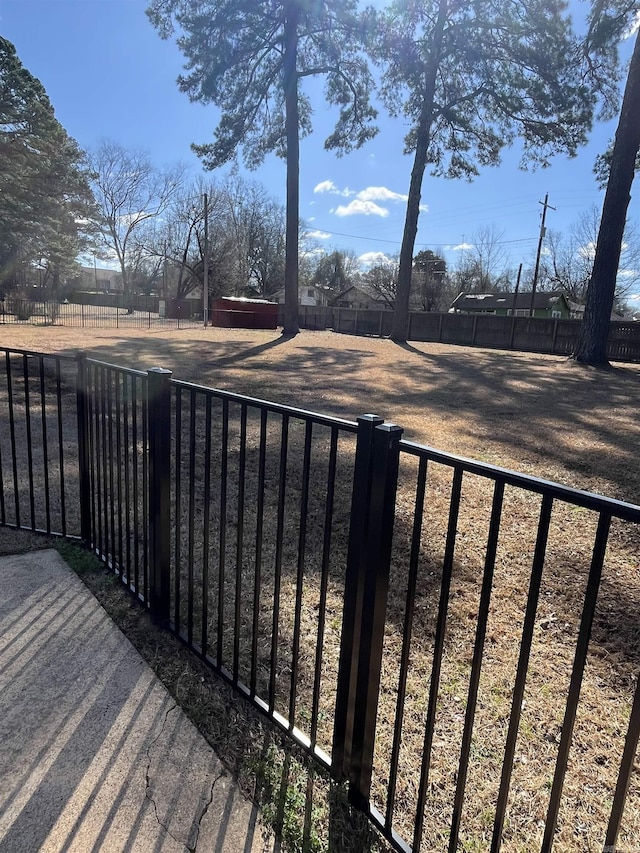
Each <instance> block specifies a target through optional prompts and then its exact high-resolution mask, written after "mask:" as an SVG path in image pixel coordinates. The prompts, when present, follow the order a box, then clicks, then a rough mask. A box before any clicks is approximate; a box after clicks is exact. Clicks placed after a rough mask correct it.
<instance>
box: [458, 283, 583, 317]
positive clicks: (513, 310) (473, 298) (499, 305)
mask: <svg viewBox="0 0 640 853" xmlns="http://www.w3.org/2000/svg"><path fill="white" fill-rule="evenodd" d="M531 307H532V306H531V293H530V292H529V293H461V294H460V295H459V296H457V297H456V298H455V299H454V300H453V302H452V304H451V308H450V311H451V312H453V313H462V314H495V315H496V316H498V317H513V316H516V317H529V316H530V315H531ZM533 316H534V317H550V318H558V319H559V320H568V319H569V317H571V306H570V305H569V301H568V299H567V296H566V294H565V292H564V291H562V290H549V291H538V292H536V293H535V294H534V295H533Z"/></svg>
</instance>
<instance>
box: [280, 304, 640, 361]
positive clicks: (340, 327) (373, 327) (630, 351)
mask: <svg viewBox="0 0 640 853" xmlns="http://www.w3.org/2000/svg"><path fill="white" fill-rule="evenodd" d="M299 310H300V327H301V328H303V329H318V330H319V329H333V331H335V332H340V333H342V334H347V335H374V336H380V337H384V336H386V335H389V334H391V322H392V319H393V313H392V312H391V311H384V310H373V311H371V310H364V309H358V308H331V307H323V306H309V305H301V306H300V309H299ZM279 322H280V323H281V322H282V317H280V318H279ZM581 322H582V321H581V320H561V319H555V318H554V319H551V318H549V319H546V318H540V317H498V316H496V315H495V314H441V313H433V312H417V311H416V312H412V313H410V314H409V330H408V335H407V340H410V341H425V342H427V341H429V342H430V341H433V342H437V343H443V344H459V345H461V346H477V347H490V348H494V349H509V350H522V351H524V352H540V353H548V354H549V355H570V354H571V353H572V351H573V348H574V346H575V343H576V341H577V339H578V331H579V329H580V324H581ZM608 357H609V358H610V359H611V360H612V361H630V362H638V361H640V323H635V322H633V321H611V324H610V327H609V343H608Z"/></svg>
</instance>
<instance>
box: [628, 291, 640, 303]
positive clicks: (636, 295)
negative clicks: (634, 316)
mask: <svg viewBox="0 0 640 853" xmlns="http://www.w3.org/2000/svg"><path fill="white" fill-rule="evenodd" d="M626 298H627V299H631V300H632V301H633V302H640V293H631V294H630V295H629V296H627V297H626Z"/></svg>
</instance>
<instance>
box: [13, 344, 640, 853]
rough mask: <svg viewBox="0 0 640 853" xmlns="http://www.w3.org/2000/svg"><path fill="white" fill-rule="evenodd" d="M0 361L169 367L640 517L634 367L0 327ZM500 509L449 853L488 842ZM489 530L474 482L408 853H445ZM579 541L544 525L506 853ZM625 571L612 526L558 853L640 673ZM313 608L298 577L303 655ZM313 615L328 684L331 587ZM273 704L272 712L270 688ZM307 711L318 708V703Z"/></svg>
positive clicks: (632, 564)
mask: <svg viewBox="0 0 640 853" xmlns="http://www.w3.org/2000/svg"><path fill="white" fill-rule="evenodd" d="M2 344H3V345H4V346H15V347H23V348H27V349H35V350H39V351H45V352H73V351H75V350H76V349H79V348H85V349H87V350H88V351H89V352H90V354H91V355H92V356H94V357H97V358H100V359H103V360H105V361H110V362H113V363H117V364H121V365H126V366H135V367H142V368H144V367H150V366H163V367H169V368H171V369H173V370H174V375H175V376H176V378H180V379H187V380H191V381H196V382H199V383H201V384H203V385H209V386H213V387H219V388H224V389H228V390H232V391H235V392H239V393H243V394H247V395H251V396H256V397H260V398H263V399H268V400H274V401H278V402H282V403H288V404H291V405H296V406H299V407H302V408H308V409H311V410H315V411H320V412H324V413H328V414H335V415H340V416H344V417H348V418H355V417H356V416H357V415H358V414H361V413H363V412H365V411H369V412H371V411H374V412H376V413H378V414H381V415H383V416H385V417H386V418H387V419H388V420H393V421H395V422H397V423H399V424H401V425H402V426H403V427H404V428H405V437H407V438H410V439H412V440H416V441H419V442H423V443H427V444H429V445H432V446H434V447H436V448H438V449H441V450H445V451H449V452H452V453H457V454H460V455H465V456H469V457H472V458H477V459H481V460H484V461H488V462H491V463H493V464H498V465H501V466H503V467H507V468H513V469H515V470H519V471H523V472H526V473H530V474H534V475H536V476H540V477H544V478H547V479H550V480H555V481H557V482H560V483H564V484H567V485H571V486H576V487H579V488H584V489H587V490H589V491H596V492H600V493H602V494H605V495H608V496H612V497H616V498H619V499H622V500H627V501H631V502H634V503H640V473H639V471H638V466H637V460H636V450H637V447H638V439H639V438H640V435H639V433H640V420H639V419H638V407H637V400H638V391H639V390H640V368H639V367H636V366H629V365H624V366H618V367H616V368H614V369H612V370H610V371H598V370H590V369H586V368H582V367H578V366H576V365H574V364H573V363H572V362H570V361H568V360H566V359H562V358H557V357H551V356H537V355H528V354H521V353H507V352H499V351H491V350H480V349H467V348H456V347H449V346H440V345H433V344H409V345H406V346H403V347H400V346H397V345H395V344H393V343H391V342H390V341H386V340H378V339H367V338H355V337H348V336H343V335H335V334H333V333H330V332H314V333H301V334H300V335H299V336H298V337H296V338H295V339H293V340H283V339H281V338H279V337H278V336H276V335H274V333H270V332H264V333H261V332H249V331H240V330H233V331H222V330H217V329H216V330H212V329H209V330H207V331H203V330H197V331H196V330H182V331H176V332H165V331H162V332H153V331H152V332H126V333H125V332H122V331H121V330H120V331H117V332H116V331H115V330H91V331H90V334H83V332H82V330H79V329H78V330H76V329H64V328H58V327H50V328H47V329H38V330H35V329H30V328H29V327H19V328H15V327H5V328H3V335H2ZM405 469H406V470H403V471H402V472H401V473H402V477H401V489H400V492H399V496H398V515H397V517H398V521H397V530H396V537H395V546H394V562H393V575H392V584H391V595H390V602H389V613H388V620H387V630H386V636H385V657H384V666H383V676H382V686H381V707H380V714H379V731H380V736H379V739H378V744H379V745H378V751H377V753H376V767H375V772H374V789H373V796H374V801H375V803H376V805H378V807H384V796H385V795H384V791H385V785H386V768H387V767H388V759H389V749H390V742H391V732H392V725H393V712H394V705H395V703H394V699H395V692H396V688H397V675H398V656H399V648H400V645H401V637H402V624H403V608H404V599H405V593H406V562H407V559H406V558H407V540H408V535H409V524H410V521H411V518H410V516H411V507H412V496H411V490H412V482H413V480H412V477H413V476H414V472H413V471H411V470H409V469H410V466H408V465H407V466H405ZM449 488H450V475H449V474H448V472H447V471H445V470H440V469H438V466H435V467H434V469H433V470H432V471H431V473H430V475H429V491H428V498H429V499H428V501H427V509H426V512H425V521H424V529H423V537H422V555H421V566H420V574H419V578H418V586H417V589H416V591H415V596H416V608H417V609H416V614H417V615H416V620H415V625H414V636H413V642H412V648H411V667H410V672H409V687H408V696H407V701H406V703H405V708H404V715H405V729H404V737H403V745H402V752H401V759H400V776H399V784H398V792H397V798H398V799H397V806H396V811H395V814H394V819H395V821H396V826H397V829H398V830H399V831H400V833H401V834H402V835H403V836H404V837H405V838H410V821H411V815H412V813H413V807H414V805H415V798H416V789H417V784H418V770H419V762H420V754H421V745H422V737H423V726H424V714H425V709H426V701H427V695H428V688H429V678H430V660H431V650H432V642H433V640H432V633H433V624H434V620H435V612H436V610H437V594H438V584H439V581H440V571H441V564H442V552H443V547H444V533H443V527H444V520H445V519H446V509H447V504H448V498H449ZM506 505H507V508H508V511H505V521H504V523H503V528H502V532H501V539H500V548H499V557H498V562H497V566H496V577H495V583H494V589H493V595H492V604H491V611H490V619H489V629H488V633H487V645H486V649H485V657H484V665H483V672H482V679H481V685H480V696H479V705H478V713H477V719H476V727H475V732H476V736H475V739H474V745H473V749H472V763H471V768H470V775H469V785H468V792H467V799H466V801H465V814H464V822H463V825H464V832H463V835H462V842H461V846H462V849H465V850H470V851H471V850H483V849H486V847H487V844H488V839H489V838H490V833H491V825H492V820H493V814H492V809H491V805H492V803H494V801H495V795H496V791H497V785H498V781H499V773H500V766H501V760H502V752H503V749H504V736H505V732H506V726H507V723H508V715H509V712H510V696H511V688H512V684H513V678H514V672H515V667H516V663H517V655H518V646H519V638H520V633H521V625H522V619H523V612H524V607H525V603H526V592H527V585H528V577H529V573H530V566H531V552H532V547H533V536H534V534H535V524H534V523H535V518H536V516H537V512H538V510H539V501H537V499H535V498H533V497H532V496H528V495H523V494H515V493H513V492H508V494H507V502H506ZM489 512H490V494H489V493H488V491H487V486H486V483H483V482H482V481H480V480H479V479H477V478H469V479H468V480H466V481H465V487H464V490H463V511H462V512H461V515H460V522H459V525H458V538H457V546H456V555H455V567H454V578H453V585H452V595H451V603H450V607H449V616H448V629H447V631H448V632H447V643H446V649H445V660H444V664H443V672H442V679H441V687H440V693H439V704H438V716H437V722H436V734H435V741H434V763H433V768H432V772H431V778H430V787H429V798H428V804H427V812H426V826H427V827H428V828H429V829H428V835H427V836H426V837H425V843H424V848H423V849H429V850H434V851H437V850H440V849H443V847H444V846H445V840H444V839H445V838H446V828H447V823H448V821H449V820H450V814H451V802H452V796H453V791H454V790H455V774H456V768H457V762H458V758H459V746H460V738H461V731H462V724H463V719H464V709H465V704H466V695H467V689H468V678H469V671H470V659H471V653H472V644H473V634H474V628H475V619H476V614H477V607H478V598H479V591H480V584H481V581H482V564H483V554H484V547H485V540H486V524H487V519H488V514H489ZM593 526H594V521H593V519H592V518H591V515H590V513H588V512H582V511H579V510H576V509H571V508H562V509H556V511H555V512H554V516H553V523H552V528H551V533H550V542H549V547H548V552H547V553H548V557H547V563H546V565H545V573H544V577H543V585H542V590H541V596H540V605H539V608H538V615H537V623H536V631H535V635H534V646H533V650H532V658H531V664H530V676H529V679H528V683H527V691H526V694H525V702H524V706H523V709H524V710H523V717H522V722H521V727H520V735H519V740H518V748H517V754H516V766H515V769H514V781H513V786H512V791H511V796H510V801H509V812H508V820H507V825H506V827H505V844H504V849H507V850H513V851H525V850H535V849H537V848H538V847H539V843H540V838H541V834H542V827H543V824H544V818H545V815H546V807H547V802H548V795H549V783H550V779H551V776H552V772H553V765H554V761H555V753H556V751H557V741H558V732H559V729H560V725H561V722H562V715H563V711H564V695H565V694H566V688H567V683H568V679H569V675H570V671H571V665H572V655H573V649H574V647H575V639H576V634H577V625H578V623H579V618H580V610H581V606H582V597H583V595H584V586H585V579H586V573H587V571H588V559H589V552H588V549H589V547H590V544H591V543H592V540H593ZM638 553H639V549H638V531H637V530H633V529H630V528H629V526H628V525H627V526H626V527H625V526H624V525H614V529H613V533H612V538H611V543H610V547H609V551H608V558H607V564H606V569H605V574H604V577H603V583H602V588H601V593H600V596H599V600H598V608H597V613H596V622H595V626H594V632H593V637H592V643H591V647H590V655H589V660H588V665H587V671H586V674H585V679H584V686H583V691H582V699H581V703H580V707H579V711H578V720H577V724H576V730H575V734H574V746H573V749H572V752H571V758H570V765H569V772H568V776H567V781H566V785H565V792H564V798H563V805H562V809H561V815H560V821H559V827H558V833H557V836H556V846H555V848H554V849H556V850H566V851H573V850H585V851H586V850H589V851H590V850H596V849H599V845H600V844H601V843H602V837H603V826H604V825H605V824H606V820H607V817H608V811H609V809H610V805H611V793H610V791H611V785H612V783H613V782H614V781H615V774H616V771H617V765H618V762H619V757H620V752H621V743H622V738H623V736H624V733H625V731H626V722H627V719H628V713H629V697H630V696H631V694H632V689H633V683H634V680H635V678H636V676H637V671H638V663H639V661H640V628H639V626H638V622H637V613H638V608H639V606H640V582H639V578H638ZM286 560H287V552H286V549H285V563H286ZM294 577H295V572H293V573H289V574H285V576H284V586H283V591H282V601H283V602H284V603H285V604H286V603H287V602H289V601H291V600H292V599H293V597H294V589H293V580H294ZM317 594H318V577H317V574H315V573H314V574H310V576H309V577H308V578H306V579H305V602H307V601H308V602H309V606H306V607H305V610H304V613H305V622H304V627H305V632H306V633H307V634H308V635H309V636H310V637H313V632H314V627H315V621H314V620H315V616H314V614H313V602H314V601H315V600H317ZM232 599H233V594H232V593H231V600H232ZM328 609H329V621H328V627H327V632H325V636H324V643H325V645H326V655H325V661H327V664H328V668H329V671H330V672H331V671H333V670H335V660H334V663H333V664H332V657H333V658H335V652H336V650H337V647H338V640H339V616H340V614H341V602H340V589H339V584H338V583H336V584H335V585H332V586H331V587H330V591H329V601H328ZM285 611H286V608H285ZM289 617H290V612H289ZM290 621H291V620H290V618H289V621H287V613H286V612H285V617H284V618H283V623H282V625H281V630H282V632H283V636H285V637H289V638H290V635H291V625H290V624H289V622H290ZM305 632H303V633H305ZM267 634H268V631H267ZM265 656H266V657H268V650H267V651H265ZM285 676H286V673H285ZM308 678H309V672H307V669H306V668H305V667H303V671H302V672H301V688H300V693H301V695H302V696H305V695H308V685H307V684H306V681H307V679H308ZM329 680H331V679H329ZM285 681H286V678H285ZM279 698H280V700H281V701H282V702H284V703H285V704H286V689H283V691H282V693H281V695H280V697H279ZM324 707H325V710H329V709H330V697H329V700H327V705H326V706H324ZM330 722H331V721H330V717H327V718H326V719H325V721H324V726H325V731H324V732H321V734H324V737H325V738H330ZM638 845H640V790H639V785H638V778H637V774H636V775H634V778H633V779H632V784H631V789H630V794H629V800H628V805H627V809H626V812H625V821H624V825H623V833H622V835H621V838H620V847H621V849H629V848H632V847H635V846H638Z"/></svg>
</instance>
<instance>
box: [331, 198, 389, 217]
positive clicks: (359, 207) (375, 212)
mask: <svg viewBox="0 0 640 853" xmlns="http://www.w3.org/2000/svg"><path fill="white" fill-rule="evenodd" d="M359 213H361V214H363V215H364V216H382V217H385V216H388V215H389V211H388V210H387V209H386V207H380V205H379V204H374V202H372V201H360V200H359V199H354V200H353V201H352V202H350V203H349V204H348V205H346V207H345V206H344V205H342V204H341V205H340V206H339V207H337V208H336V209H335V214H336V216H355V215H356V214H359Z"/></svg>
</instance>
